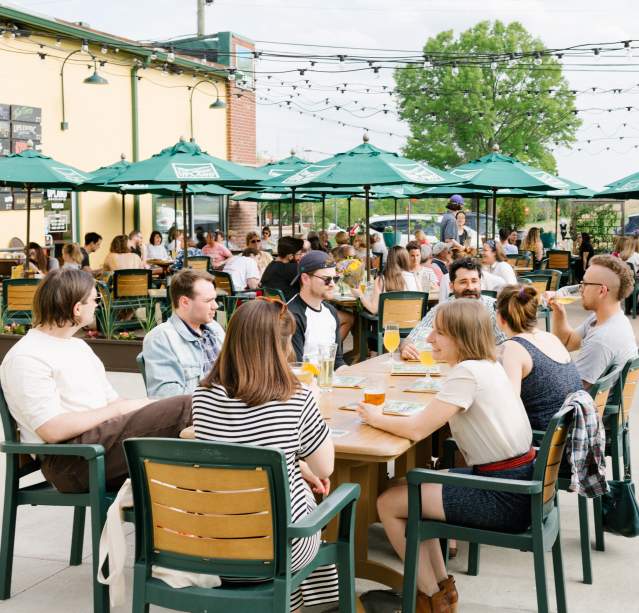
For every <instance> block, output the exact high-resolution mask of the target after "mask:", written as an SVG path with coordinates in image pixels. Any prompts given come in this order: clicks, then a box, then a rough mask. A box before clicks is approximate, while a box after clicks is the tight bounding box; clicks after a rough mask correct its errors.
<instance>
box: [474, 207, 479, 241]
mask: <svg viewBox="0 0 639 613" xmlns="http://www.w3.org/2000/svg"><path fill="white" fill-rule="evenodd" d="M475 211H476V216H475V219H477V249H478V250H479V196H477V197H476V198H475Z"/></svg>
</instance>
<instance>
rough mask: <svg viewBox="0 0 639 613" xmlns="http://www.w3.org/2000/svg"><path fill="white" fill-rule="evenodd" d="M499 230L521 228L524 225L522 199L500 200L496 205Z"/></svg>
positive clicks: (524, 204)
mask: <svg viewBox="0 0 639 613" xmlns="http://www.w3.org/2000/svg"><path fill="white" fill-rule="evenodd" d="M497 221H498V223H499V227H500V228H523V226H524V224H525V223H526V202H525V201H524V199H523V198H500V199H499V201H498V203H497Z"/></svg>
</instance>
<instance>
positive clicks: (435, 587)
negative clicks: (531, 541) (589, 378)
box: [358, 298, 534, 611]
mask: <svg viewBox="0 0 639 613" xmlns="http://www.w3.org/2000/svg"><path fill="white" fill-rule="evenodd" d="M433 323H434V328H433V331H432V333H431V334H430V335H429V337H428V342H429V343H431V345H432V347H433V356H434V357H435V359H436V360H439V361H443V362H446V363H448V365H449V366H450V371H449V373H448V376H447V377H446V380H445V381H444V383H443V385H442V389H441V391H440V392H439V393H438V394H437V396H436V397H435V399H434V400H432V401H431V402H430V403H429V405H428V408H427V410H425V411H422V412H420V413H417V414H415V415H413V416H411V417H396V416H390V415H384V414H383V412H382V407H381V406H374V405H370V404H361V405H360V406H359V408H358V412H359V414H360V416H361V417H362V418H363V420H364V421H365V422H366V423H368V424H369V425H371V426H373V427H375V428H380V429H381V430H386V431H387V432H391V433H392V434H395V435H397V436H401V437H404V438H407V439H411V440H414V441H415V440H422V439H424V438H426V437H427V436H430V435H431V434H432V433H433V432H436V431H437V430H438V429H439V428H441V427H442V426H443V425H444V424H446V423H448V424H449V426H450V429H451V431H452V433H453V436H454V437H455V440H456V441H457V445H458V447H459V450H460V452H461V454H462V455H463V456H464V459H465V461H466V464H467V465H468V466H470V467H472V468H470V469H454V470H455V472H471V473H472V474H473V475H476V476H490V477H499V478H503V479H530V478H531V477H532V471H533V466H534V451H533V450H532V448H531V442H532V430H531V428H530V423H529V421H528V417H527V415H526V411H525V410H524V406H523V404H522V402H521V399H520V398H519V396H518V395H517V394H516V393H515V391H514V390H513V387H512V385H511V383H510V381H509V380H508V376H507V375H506V372H505V371H504V369H503V368H502V366H501V364H499V363H498V362H497V361H496V357H495V351H496V348H495V337H494V334H493V328H492V324H491V321H490V317H489V315H488V312H487V311H486V309H485V308H484V306H483V305H482V304H481V302H480V301H478V300H470V299H465V298H461V299H458V300H454V301H451V302H447V303H446V304H442V305H440V306H439V307H438V309H437V315H436V317H435V320H434V322H433ZM496 463H499V464H496ZM500 465H501V466H500ZM377 507H378V511H379V516H380V518H381V520H382V524H383V526H384V529H385V530H386V534H387V535H388V538H389V540H390V542H391V544H392V545H393V547H394V548H395V551H397V553H398V554H399V555H400V556H403V554H404V550H405V544H406V540H405V533H404V531H405V527H406V518H407V517H408V488H407V486H406V485H400V486H397V487H393V488H391V489H389V490H387V491H386V492H384V494H382V496H380V498H379V500H378V502H377ZM422 511H423V515H424V517H426V518H430V519H434V520H439V521H449V522H451V523H455V524H463V525H467V526H472V527H477V528H485V529H494V528H498V529H500V530H507V531H512V532H519V531H522V530H525V529H526V528H527V527H528V525H529V523H530V497H529V496H526V495H519V494H507V493H504V492H492V491H488V490H479V489H473V488H462V487H456V486H450V485H444V486H442V485H439V484H434V483H428V484H424V485H422ZM419 559H420V566H419V574H418V578H417V586H418V588H419V592H418V595H417V599H418V610H420V609H419V606H421V607H423V610H431V609H428V608H427V607H428V605H431V607H432V610H437V611H439V610H440V609H439V608H437V607H438V606H442V605H443V603H445V599H447V600H448V602H450V603H451V604H453V603H456V601H457V592H456V590H455V587H454V579H453V578H452V577H448V575H447V572H446V566H445V564H444V560H443V557H442V552H441V548H440V546H439V542H438V540H429V541H425V542H423V543H422V544H421V551H420V558H419ZM420 601H421V602H420ZM441 610H448V609H446V608H442V609H441Z"/></svg>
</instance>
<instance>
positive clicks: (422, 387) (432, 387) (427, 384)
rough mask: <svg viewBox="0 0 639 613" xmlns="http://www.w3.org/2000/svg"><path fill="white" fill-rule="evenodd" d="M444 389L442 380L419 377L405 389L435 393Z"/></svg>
mask: <svg viewBox="0 0 639 613" xmlns="http://www.w3.org/2000/svg"><path fill="white" fill-rule="evenodd" d="M441 389H442V383H441V381H434V380H433V379H418V380H417V381H415V382H414V383H413V384H412V385H411V386H410V387H409V388H407V389H406V390H405V391H407V392H424V393H430V394H432V393H435V392H439V391H440V390H441Z"/></svg>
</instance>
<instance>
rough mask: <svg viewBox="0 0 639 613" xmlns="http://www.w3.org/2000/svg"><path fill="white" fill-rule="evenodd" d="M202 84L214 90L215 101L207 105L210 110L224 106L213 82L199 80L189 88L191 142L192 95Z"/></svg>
mask: <svg viewBox="0 0 639 613" xmlns="http://www.w3.org/2000/svg"><path fill="white" fill-rule="evenodd" d="M202 83H208V84H209V85H212V86H213V87H214V88H215V100H214V101H213V102H212V103H211V104H209V108H210V109H223V108H224V107H225V106H226V104H225V102H224V100H222V99H221V98H220V92H219V90H218V88H217V85H216V84H215V83H214V82H213V81H209V80H208V79H201V80H200V81H198V82H197V83H196V84H195V85H194V86H193V87H192V88H191V95H190V96H189V118H190V126H191V140H193V138H194V136H193V94H194V93H195V89H196V88H197V86H198V85H201V84H202Z"/></svg>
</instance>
